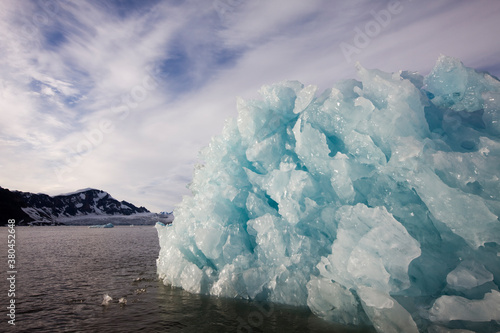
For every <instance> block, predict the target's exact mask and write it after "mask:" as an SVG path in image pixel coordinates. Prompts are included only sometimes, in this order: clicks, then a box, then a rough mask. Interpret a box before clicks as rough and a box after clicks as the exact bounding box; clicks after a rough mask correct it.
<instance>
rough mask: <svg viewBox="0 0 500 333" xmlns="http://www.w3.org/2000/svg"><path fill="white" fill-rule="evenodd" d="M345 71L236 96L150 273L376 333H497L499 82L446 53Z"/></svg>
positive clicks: (163, 233)
mask: <svg viewBox="0 0 500 333" xmlns="http://www.w3.org/2000/svg"><path fill="white" fill-rule="evenodd" d="M357 70H358V76H359V81H357V80H347V81H342V82H339V83H338V84H336V85H334V86H333V88H331V89H328V90H326V91H324V92H322V93H318V92H317V88H316V87H315V86H312V85H309V86H304V85H303V84H301V83H299V82H296V81H286V82H281V83H278V84H274V85H270V86H264V87H262V88H261V90H260V94H261V95H262V99H260V100H250V101H244V100H241V99H240V100H238V102H237V109H238V116H237V118H236V119H229V120H227V122H226V124H225V127H224V129H223V132H222V134H221V135H219V136H217V137H214V138H213V139H212V141H211V142H210V144H209V146H208V147H206V148H204V149H203V150H202V151H201V159H202V160H203V163H202V164H200V165H198V166H196V168H195V170H194V174H193V181H192V183H191V184H190V185H189V188H190V190H191V192H192V195H191V196H186V197H184V198H183V200H182V202H181V203H180V204H179V206H178V207H177V208H176V210H175V216H176V218H175V222H174V223H173V226H172V227H171V228H158V232H159V237H160V244H161V250H160V254H159V258H158V260H157V264H158V274H159V276H160V277H161V278H162V279H163V281H164V282H165V283H166V284H171V285H174V286H177V287H182V288H184V289H185V290H187V291H189V292H192V293H203V294H211V295H216V296H221V297H233V298H242V299H252V300H267V301H271V302H277V303H285V304H291V305H297V306H307V307H309V308H310V310H311V311H312V312H313V313H315V314H316V315H317V316H319V317H321V318H324V319H325V320H330V321H335V322H338V323H342V324H345V325H361V324H363V325H373V326H374V327H375V329H376V330H377V331H379V332H403V331H404V332H418V331H426V332H427V331H430V332H447V331H449V330H451V329H459V328H461V329H467V330H470V331H483V332H486V331H492V332H493V331H495V332H496V331H498V330H500V325H499V323H500V322H499V321H500V310H499V309H500V292H499V288H498V287H499V285H500V221H499V216H500V197H499V196H500V180H499V177H500V111H499V110H500V82H499V81H498V79H497V78H495V77H493V76H491V75H489V74H487V73H479V72H477V71H475V70H473V69H471V68H467V67H465V66H464V65H463V64H462V63H461V62H460V61H459V60H457V59H454V58H450V57H445V56H441V57H440V58H439V59H438V60H437V63H436V65H435V67H434V68H433V69H432V71H431V72H430V73H429V74H428V75H427V76H425V77H423V76H421V75H419V74H418V73H414V72H408V71H401V72H397V73H385V72H382V71H379V70H367V69H365V68H363V67H361V66H359V65H358V66H357Z"/></svg>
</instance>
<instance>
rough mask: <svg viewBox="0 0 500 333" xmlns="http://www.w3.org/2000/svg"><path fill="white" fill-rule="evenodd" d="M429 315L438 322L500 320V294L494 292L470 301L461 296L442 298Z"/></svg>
mask: <svg viewBox="0 0 500 333" xmlns="http://www.w3.org/2000/svg"><path fill="white" fill-rule="evenodd" d="M429 315H430V319H431V320H432V321H436V322H449V321H452V320H467V321H472V322H482V321H484V322H488V321H490V320H500V292H498V291H496V290H492V291H491V292H489V293H487V294H486V295H485V296H484V298H483V299H480V300H469V299H467V298H464V297H460V296H441V297H440V298H438V299H437V300H436V302H434V305H433V306H432V308H431V310H430V311H429Z"/></svg>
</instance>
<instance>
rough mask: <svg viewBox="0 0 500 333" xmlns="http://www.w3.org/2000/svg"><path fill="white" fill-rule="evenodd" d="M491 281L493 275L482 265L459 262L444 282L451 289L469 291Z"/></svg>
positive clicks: (473, 262) (472, 262) (469, 261)
mask: <svg viewBox="0 0 500 333" xmlns="http://www.w3.org/2000/svg"><path fill="white" fill-rule="evenodd" d="M490 281H493V274H492V273H491V272H490V271H488V270H487V269H486V268H485V267H484V265H483V264H481V263H478V262H475V261H471V260H467V261H464V262H461V263H460V265H458V266H457V268H455V269H454V270H453V271H451V272H450V274H448V276H447V277H446V282H447V283H448V285H449V286H450V287H451V288H453V289H457V290H460V289H471V288H474V287H477V286H480V285H482V284H485V283H486V282H490Z"/></svg>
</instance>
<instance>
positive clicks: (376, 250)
mask: <svg viewBox="0 0 500 333" xmlns="http://www.w3.org/2000/svg"><path fill="white" fill-rule="evenodd" d="M337 215H338V219H339V226H338V231H337V239H336V240H335V242H334V243H333V246H332V254H331V255H329V256H328V257H327V258H322V261H321V263H320V264H318V269H319V271H320V274H321V275H322V276H324V277H327V278H331V279H332V280H334V281H337V282H339V283H341V284H342V285H344V286H346V287H348V288H355V289H356V288H357V287H359V286H369V287H372V288H375V289H377V290H380V291H385V292H391V291H399V290H402V289H405V288H408V287H409V286H410V280H409V276H408V265H409V264H410V262H411V261H412V260H413V259H415V258H417V257H418V256H420V253H421V251H420V246H419V244H418V242H417V241H416V240H415V239H413V238H412V237H411V236H410V235H409V234H408V232H407V231H406V229H405V228H404V227H403V226H402V225H401V224H400V223H399V222H398V221H396V220H395V219H394V217H393V216H392V215H391V214H390V213H388V212H387V210H386V209H385V208H384V207H377V208H370V207H367V206H365V205H363V204H358V205H356V206H344V207H342V208H340V209H339V210H338V211H337Z"/></svg>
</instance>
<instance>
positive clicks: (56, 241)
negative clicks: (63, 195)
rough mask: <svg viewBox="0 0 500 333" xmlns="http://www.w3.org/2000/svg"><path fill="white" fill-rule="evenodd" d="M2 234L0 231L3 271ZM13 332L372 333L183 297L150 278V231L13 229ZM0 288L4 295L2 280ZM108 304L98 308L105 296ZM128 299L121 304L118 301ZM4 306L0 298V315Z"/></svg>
mask: <svg viewBox="0 0 500 333" xmlns="http://www.w3.org/2000/svg"><path fill="white" fill-rule="evenodd" d="M6 229H7V228H0V260H1V261H2V267H3V268H4V269H3V271H4V272H6V271H7V269H6V268H5V265H6V260H7V258H6V255H7V242H6V240H7V236H6V233H7V230H6ZM16 237H17V239H16V251H17V252H16V260H17V266H18V274H17V281H16V289H17V290H16V326H15V327H12V326H11V325H8V324H7V320H6V319H5V318H6V315H5V313H6V311H5V310H2V314H3V315H2V318H4V319H2V320H1V321H0V331H6V330H8V331H9V332H11V331H12V332H34V331H36V332H138V331H139V332H197V333H201V332H362V331H366V332H371V330H368V329H365V330H361V329H359V328H358V329H346V328H345V327H342V326H338V325H334V324H331V323H327V322H324V321H323V320H320V319H318V318H317V317H315V316H314V315H312V314H311V313H310V311H309V310H307V309H305V308H296V307H289V306H283V305H277V304H269V303H258V302H248V301H242V300H233V299H222V298H216V297H210V296H205V295H193V294H189V293H187V292H185V291H183V290H181V289H178V288H172V287H169V286H164V285H163V284H162V283H161V281H158V279H157V278H156V263H155V260H156V258H157V256H158V252H159V245H158V238H157V234H156V230H155V229H154V228H153V227H152V226H137V227H133V228H130V227H115V228H113V229H89V228H87V227H34V228H27V227H17V228H16ZM1 281H2V282H1V283H0V288H2V289H1V290H4V291H6V290H7V289H8V288H7V283H6V279H1ZM105 294H109V296H110V297H112V300H111V301H109V303H108V305H106V306H103V305H102V303H103V298H104V295H105ZM120 298H124V299H126V301H127V302H126V305H125V304H121V303H119V299H120ZM7 301H8V300H5V299H4V298H2V304H1V305H2V309H5V308H6V307H5V306H6V305H7V303H6V302H7Z"/></svg>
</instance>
